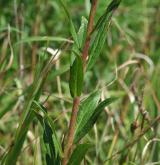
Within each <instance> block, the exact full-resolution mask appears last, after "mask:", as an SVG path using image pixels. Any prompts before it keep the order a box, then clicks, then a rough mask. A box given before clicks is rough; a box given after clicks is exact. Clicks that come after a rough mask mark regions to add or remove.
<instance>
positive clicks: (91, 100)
mask: <svg viewBox="0 0 160 165" xmlns="http://www.w3.org/2000/svg"><path fill="white" fill-rule="evenodd" d="M99 99H100V92H99V91H96V92H93V93H92V94H91V95H89V96H88V97H87V98H86V99H85V100H84V101H82V102H81V105H80V108H79V111H78V116H77V125H76V133H77V132H79V130H81V129H82V128H83V127H84V126H85V125H86V124H87V122H88V121H89V120H90V118H91V116H92V115H93V113H94V111H95V107H96V106H97V105H98V101H99ZM76 133H75V134H76Z"/></svg>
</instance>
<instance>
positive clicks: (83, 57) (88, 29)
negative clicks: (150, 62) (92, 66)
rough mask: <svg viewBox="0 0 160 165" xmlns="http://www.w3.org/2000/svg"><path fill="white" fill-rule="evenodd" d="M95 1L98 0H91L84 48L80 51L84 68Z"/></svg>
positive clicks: (95, 5) (94, 11)
mask: <svg viewBox="0 0 160 165" xmlns="http://www.w3.org/2000/svg"><path fill="white" fill-rule="evenodd" d="M97 2H98V0H93V2H92V6H91V10H90V14H89V22H88V27H87V37H86V41H85V45H84V49H83V52H82V59H83V66H84V69H85V67H86V61H87V57H88V51H89V45H90V40H91V35H90V34H91V32H92V30H93V23H94V17H95V13H96V7H97Z"/></svg>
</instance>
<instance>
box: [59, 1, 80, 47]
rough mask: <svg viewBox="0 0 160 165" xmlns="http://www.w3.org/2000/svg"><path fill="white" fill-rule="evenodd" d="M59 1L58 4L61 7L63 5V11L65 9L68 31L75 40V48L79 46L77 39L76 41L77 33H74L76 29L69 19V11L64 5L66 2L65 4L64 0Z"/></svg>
mask: <svg viewBox="0 0 160 165" xmlns="http://www.w3.org/2000/svg"><path fill="white" fill-rule="evenodd" d="M59 2H60V4H61V5H62V7H63V9H64V11H65V13H66V15H67V17H68V19H69V24H70V32H71V34H72V37H73V40H74V42H75V44H76V46H77V48H80V44H79V41H78V35H77V33H76V29H75V27H74V24H73V21H72V19H71V16H70V13H69V11H68V9H67V7H66V4H65V2H64V0H59Z"/></svg>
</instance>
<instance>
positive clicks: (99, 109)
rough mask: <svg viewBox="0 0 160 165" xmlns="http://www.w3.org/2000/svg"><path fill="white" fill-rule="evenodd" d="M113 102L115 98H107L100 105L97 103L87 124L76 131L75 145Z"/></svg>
mask: <svg viewBox="0 0 160 165" xmlns="http://www.w3.org/2000/svg"><path fill="white" fill-rule="evenodd" d="M113 101H115V98H108V99H106V100H104V101H102V102H101V103H99V105H98V106H97V108H95V110H94V113H93V114H92V116H91V117H90V118H89V120H88V122H87V123H86V124H85V125H83V127H80V129H79V130H77V132H76V134H75V139H74V142H75V143H77V142H78V141H79V140H80V139H81V138H83V137H84V136H85V135H86V134H87V133H88V132H89V131H90V130H91V128H92V127H93V125H94V124H95V123H96V121H97V119H98V117H99V116H100V114H101V112H102V111H103V109H104V108H105V107H106V106H107V105H109V104H111V103H112V102H113Z"/></svg>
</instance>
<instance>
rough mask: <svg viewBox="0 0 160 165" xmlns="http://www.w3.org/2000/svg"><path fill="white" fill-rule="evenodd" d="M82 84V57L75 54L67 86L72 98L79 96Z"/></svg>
mask: <svg viewBox="0 0 160 165" xmlns="http://www.w3.org/2000/svg"><path fill="white" fill-rule="evenodd" d="M82 86H83V63H82V58H81V57H80V56H79V55H76V58H75V60H74V62H73V64H72V66H71V68H70V80H69V88H70V93H71V96H72V97H73V98H74V97H76V96H80V95H81V92H82Z"/></svg>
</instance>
